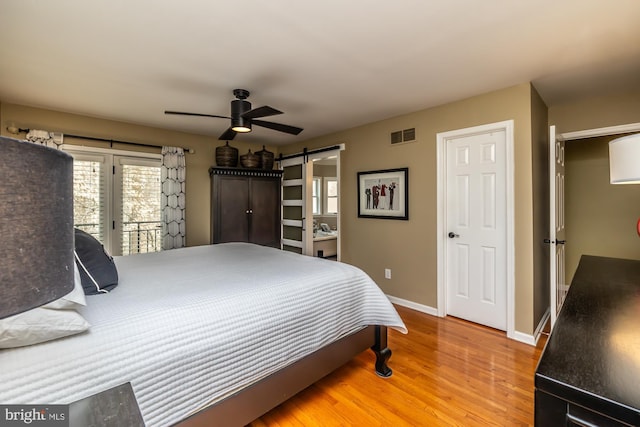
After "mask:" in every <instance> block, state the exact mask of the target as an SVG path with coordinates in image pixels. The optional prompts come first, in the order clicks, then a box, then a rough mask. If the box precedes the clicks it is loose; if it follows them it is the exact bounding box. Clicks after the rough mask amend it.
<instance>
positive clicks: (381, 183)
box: [358, 168, 409, 220]
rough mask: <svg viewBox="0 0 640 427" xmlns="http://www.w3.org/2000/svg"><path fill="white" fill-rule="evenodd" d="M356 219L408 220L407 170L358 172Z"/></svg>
mask: <svg viewBox="0 0 640 427" xmlns="http://www.w3.org/2000/svg"><path fill="white" fill-rule="evenodd" d="M358 217H359V218H382V219H404V220H407V219H409V168H399V169H385V170H378V171H369V172H358Z"/></svg>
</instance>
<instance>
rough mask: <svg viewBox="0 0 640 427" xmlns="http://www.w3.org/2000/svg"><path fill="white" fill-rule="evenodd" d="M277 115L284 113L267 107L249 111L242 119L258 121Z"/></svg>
mask: <svg viewBox="0 0 640 427" xmlns="http://www.w3.org/2000/svg"><path fill="white" fill-rule="evenodd" d="M276 114H282V111H280V110H276V109H275V108H273V107H269V106H268V105H265V106H264V107H258V108H254V109H253V110H249V111H247V112H246V113H244V114H243V115H242V117H243V118H245V119H257V118H258V117H267V116H275V115H276Z"/></svg>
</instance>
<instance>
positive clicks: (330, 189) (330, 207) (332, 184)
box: [324, 178, 338, 215]
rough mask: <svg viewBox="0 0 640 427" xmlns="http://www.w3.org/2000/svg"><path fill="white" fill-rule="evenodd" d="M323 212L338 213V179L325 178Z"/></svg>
mask: <svg viewBox="0 0 640 427" xmlns="http://www.w3.org/2000/svg"><path fill="white" fill-rule="evenodd" d="M324 187H325V192H324V194H325V195H326V196H325V199H324V200H325V204H324V213H325V214H333V215H335V214H337V213H338V179H337V178H325V179H324Z"/></svg>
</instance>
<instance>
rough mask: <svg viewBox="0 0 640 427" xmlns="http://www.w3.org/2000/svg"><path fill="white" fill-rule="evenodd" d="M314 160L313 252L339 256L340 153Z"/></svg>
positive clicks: (312, 198)
mask: <svg viewBox="0 0 640 427" xmlns="http://www.w3.org/2000/svg"><path fill="white" fill-rule="evenodd" d="M312 163H313V174H312V175H313V184H312V192H311V194H312V196H311V208H312V213H313V256H316V257H321V258H326V259H333V260H337V259H338V248H339V245H338V242H339V236H340V231H339V229H338V226H339V221H338V220H339V214H340V197H339V196H340V194H339V189H340V182H339V180H338V156H337V155H336V154H331V155H328V156H327V157H322V158H316V159H313V161H312Z"/></svg>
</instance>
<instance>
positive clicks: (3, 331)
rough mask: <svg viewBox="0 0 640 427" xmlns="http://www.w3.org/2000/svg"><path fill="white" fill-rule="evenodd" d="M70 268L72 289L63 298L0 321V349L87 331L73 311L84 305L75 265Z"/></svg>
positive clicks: (84, 322)
mask: <svg viewBox="0 0 640 427" xmlns="http://www.w3.org/2000/svg"><path fill="white" fill-rule="evenodd" d="M73 266H74V287H73V290H72V291H71V292H69V293H68V294H67V295H65V296H63V297H62V298H59V299H57V300H55V301H51V302H50V303H47V304H44V305H42V306H40V307H36V308H33V309H31V310H29V311H25V312H24V313H20V314H16V315H15V316H10V317H6V318H4V319H0V348H13V347H22V346H25V345H31V344H38V343H41V342H44V341H50V340H54V339H57V338H62V337H66V336H69V335H73V334H78V333H80V332H83V331H86V330H87V329H89V326H90V325H89V323H88V322H87V321H86V320H85V319H84V317H82V316H81V315H80V314H79V313H78V312H77V311H76V310H75V309H76V308H78V306H81V305H86V304H87V303H86V299H85V297H84V291H83V289H82V282H81V281H80V273H79V272H78V267H77V266H76V263H75V262H74V263H73Z"/></svg>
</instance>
